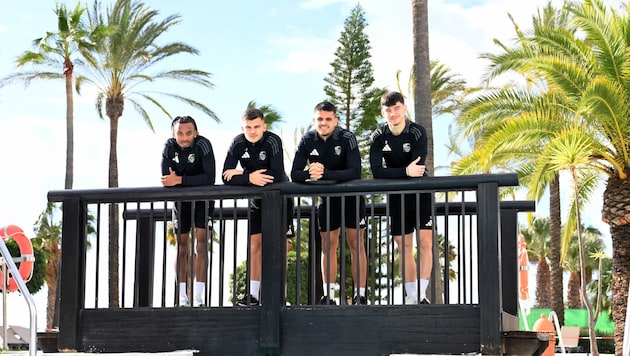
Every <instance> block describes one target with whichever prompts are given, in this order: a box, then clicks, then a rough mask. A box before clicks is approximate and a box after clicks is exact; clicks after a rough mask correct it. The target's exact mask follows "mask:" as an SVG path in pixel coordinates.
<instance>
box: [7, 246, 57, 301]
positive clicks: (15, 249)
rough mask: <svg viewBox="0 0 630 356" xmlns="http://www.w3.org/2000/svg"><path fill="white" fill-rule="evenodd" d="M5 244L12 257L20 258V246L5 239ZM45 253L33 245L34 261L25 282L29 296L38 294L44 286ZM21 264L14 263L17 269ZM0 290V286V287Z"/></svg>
mask: <svg viewBox="0 0 630 356" xmlns="http://www.w3.org/2000/svg"><path fill="white" fill-rule="evenodd" d="M4 242H5V244H6V246H7V250H8V251H9V253H10V254H11V256H13V257H20V256H21V253H20V246H19V245H18V243H17V242H16V241H15V240H14V239H11V238H9V239H6V240H5V241H4ZM45 254H46V252H45V251H44V250H43V249H42V248H41V247H40V246H37V245H33V258H34V259H35V261H34V262H33V273H32V274H31V279H29V280H28V281H27V282H26V288H27V289H28V292H29V293H31V294H35V293H37V292H39V291H40V290H41V289H42V287H43V286H44V282H45V277H46V258H45ZM20 263H21V262H16V263H15V265H16V267H17V268H20ZM0 289H2V288H1V285H0Z"/></svg>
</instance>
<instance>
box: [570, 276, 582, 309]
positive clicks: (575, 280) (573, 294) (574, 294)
mask: <svg viewBox="0 0 630 356" xmlns="http://www.w3.org/2000/svg"><path fill="white" fill-rule="evenodd" d="M580 279H581V276H580V272H571V273H570V274H569V282H568V284H567V308H571V309H580V308H581V307H582V299H581V297H580Z"/></svg>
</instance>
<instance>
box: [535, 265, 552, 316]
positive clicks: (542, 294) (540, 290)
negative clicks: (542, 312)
mask: <svg viewBox="0 0 630 356" xmlns="http://www.w3.org/2000/svg"><path fill="white" fill-rule="evenodd" d="M550 306H551V275H550V272H549V264H548V263H547V258H546V257H541V258H540V259H539V260H538V266H537V267H536V307H537V308H549V307H550Z"/></svg>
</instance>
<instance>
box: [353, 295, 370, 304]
mask: <svg viewBox="0 0 630 356" xmlns="http://www.w3.org/2000/svg"><path fill="white" fill-rule="evenodd" d="M352 305H367V298H366V297H365V296H358V295H355V296H354V298H353V299H352Z"/></svg>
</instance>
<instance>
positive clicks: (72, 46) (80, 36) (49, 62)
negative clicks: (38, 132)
mask: <svg viewBox="0 0 630 356" xmlns="http://www.w3.org/2000/svg"><path fill="white" fill-rule="evenodd" d="M85 10H86V9H85V8H84V7H81V4H80V3H78V4H77V6H76V7H75V8H74V10H72V11H69V10H68V9H67V8H66V6H65V5H64V4H62V3H57V6H56V8H55V15H56V16H57V26H58V27H57V31H56V32H46V35H44V36H43V37H40V38H37V39H35V40H33V47H34V49H33V50H28V51H25V52H24V53H23V54H22V55H20V57H19V58H18V59H17V66H18V68H23V67H24V66H26V65H32V66H34V68H35V69H33V70H30V71H26V72H18V73H15V74H11V75H8V76H6V77H4V78H2V79H1V80H0V87H1V86H4V85H6V84H8V83H11V82H14V81H23V82H24V83H25V84H26V85H28V84H30V83H31V81H33V80H43V79H45V80H51V79H52V80H59V79H64V80H65V83H66V87H65V89H66V177H65V189H72V183H73V174H74V168H73V167H74V97H73V94H72V87H73V85H74V81H73V74H74V67H75V63H76V64H78V65H80V64H82V61H81V57H80V55H89V54H88V52H87V51H88V50H90V49H93V48H94V46H95V44H96V43H97V42H98V41H100V39H101V38H102V36H104V35H105V34H106V33H107V28H104V27H101V26H96V27H94V28H92V29H91V30H90V28H89V27H88V26H87V24H86V23H85V21H84V20H83V14H84V12H85ZM75 57H76V58H75Z"/></svg>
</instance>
